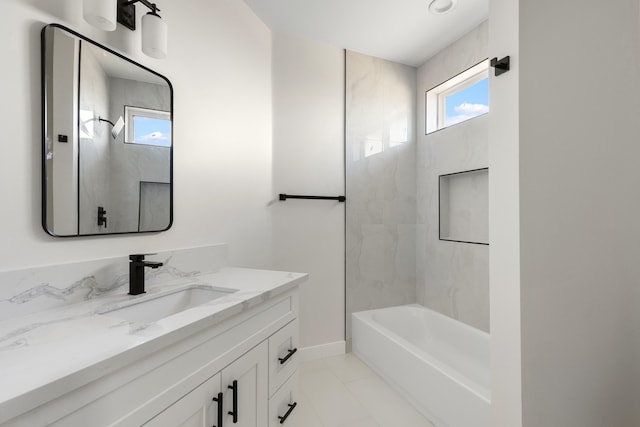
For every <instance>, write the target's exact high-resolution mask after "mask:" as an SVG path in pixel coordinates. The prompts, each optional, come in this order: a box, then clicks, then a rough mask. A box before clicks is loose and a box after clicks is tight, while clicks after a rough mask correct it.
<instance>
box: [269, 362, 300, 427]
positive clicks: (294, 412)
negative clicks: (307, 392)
mask: <svg viewBox="0 0 640 427" xmlns="http://www.w3.org/2000/svg"><path fill="white" fill-rule="evenodd" d="M299 404H300V403H299V400H298V371H295V372H294V373H293V375H291V377H289V379H288V380H287V381H286V382H285V383H284V385H283V386H282V387H281V388H280V389H279V390H278V391H277V392H276V393H275V394H274V395H273V397H272V398H271V399H270V400H269V427H276V426H277V427H280V426H285V427H287V426H288V427H296V426H298V422H297V421H296V419H297V417H298V412H299V411H300V408H299V407H298V405H299Z"/></svg>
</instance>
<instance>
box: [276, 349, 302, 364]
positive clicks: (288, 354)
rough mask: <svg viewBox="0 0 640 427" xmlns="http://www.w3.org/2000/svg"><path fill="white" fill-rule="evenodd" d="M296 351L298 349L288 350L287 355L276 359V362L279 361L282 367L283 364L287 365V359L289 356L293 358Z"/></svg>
mask: <svg viewBox="0 0 640 427" xmlns="http://www.w3.org/2000/svg"><path fill="white" fill-rule="evenodd" d="M296 351H298V349H297V348H294V349H292V350H289V353H287V355H286V356H285V357H278V360H279V361H280V364H281V365H284V364H285V363H287V360H289V358H290V357H291V356H293V355H294V354H295V352H296Z"/></svg>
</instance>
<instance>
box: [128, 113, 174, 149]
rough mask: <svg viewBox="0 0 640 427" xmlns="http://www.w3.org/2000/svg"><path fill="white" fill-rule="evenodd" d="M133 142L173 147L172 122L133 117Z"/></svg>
mask: <svg viewBox="0 0 640 427" xmlns="http://www.w3.org/2000/svg"><path fill="white" fill-rule="evenodd" d="M133 140H134V141H135V143H137V144H147V145H159V146H161V147H170V146H171V121H170V120H164V119H154V118H149V117H142V116H133Z"/></svg>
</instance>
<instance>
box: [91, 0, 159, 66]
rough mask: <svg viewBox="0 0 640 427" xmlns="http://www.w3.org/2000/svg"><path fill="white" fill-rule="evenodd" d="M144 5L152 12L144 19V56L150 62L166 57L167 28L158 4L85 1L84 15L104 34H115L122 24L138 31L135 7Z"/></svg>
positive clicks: (128, 0)
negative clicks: (138, 4)
mask: <svg viewBox="0 0 640 427" xmlns="http://www.w3.org/2000/svg"><path fill="white" fill-rule="evenodd" d="M138 2H139V3H142V4H143V5H145V6H146V7H148V8H149V10H150V12H148V13H147V14H146V15H144V16H143V17H142V52H143V53H144V54H145V55H147V56H150V57H151V58H156V59H164V58H166V57H167V24H166V22H164V21H163V20H162V18H161V17H160V15H158V12H160V9H158V7H157V6H156V4H155V3H151V2H150V1H148V0H84V3H83V11H82V15H83V16H84V19H85V21H87V22H88V23H89V24H91V25H93V26H94V27H96V28H99V29H101V30H104V31H114V30H115V29H116V25H117V23H118V22H119V23H120V24H122V25H123V26H125V27H127V28H128V29H130V30H131V31H135V30H136V7H135V3H138Z"/></svg>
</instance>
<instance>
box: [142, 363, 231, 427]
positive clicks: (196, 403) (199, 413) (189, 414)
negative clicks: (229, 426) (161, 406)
mask: <svg viewBox="0 0 640 427" xmlns="http://www.w3.org/2000/svg"><path fill="white" fill-rule="evenodd" d="M219 392H220V374H216V375H214V376H213V377H211V378H209V379H208V380H207V381H205V382H204V383H202V384H201V385H200V386H198V387H197V388H195V389H194V390H193V391H191V392H190V393H189V394H187V395H185V396H184V397H182V398H181V399H180V400H178V401H177V402H175V403H174V404H173V405H171V406H169V407H168V408H167V409H165V410H164V411H162V412H160V413H159V414H158V415H156V416H155V417H153V418H152V419H151V420H149V421H147V422H146V423H145V424H143V425H144V426H145V427H167V426H171V427H174V426H175V427H211V426H215V427H218V425H217V422H218V421H217V420H218V402H217V401H214V400H213V399H214V398H216V399H217V397H218V393H219Z"/></svg>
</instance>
